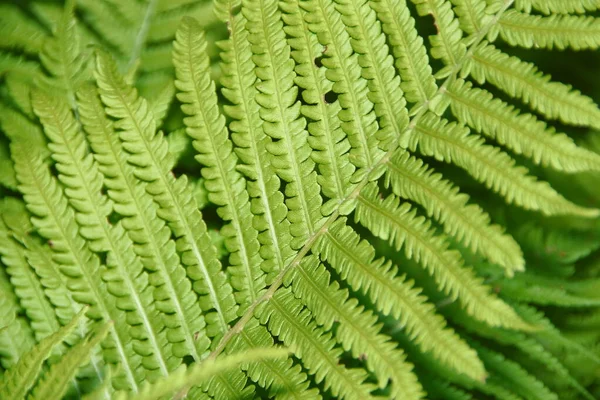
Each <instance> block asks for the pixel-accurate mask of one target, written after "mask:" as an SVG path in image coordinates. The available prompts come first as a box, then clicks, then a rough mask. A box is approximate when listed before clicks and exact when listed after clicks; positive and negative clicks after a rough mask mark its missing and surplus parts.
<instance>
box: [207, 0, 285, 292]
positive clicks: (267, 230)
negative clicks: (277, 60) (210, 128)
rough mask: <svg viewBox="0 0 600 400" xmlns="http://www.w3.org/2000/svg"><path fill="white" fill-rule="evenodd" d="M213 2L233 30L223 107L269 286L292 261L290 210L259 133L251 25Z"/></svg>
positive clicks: (225, 54)
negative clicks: (228, 123)
mask: <svg viewBox="0 0 600 400" xmlns="http://www.w3.org/2000/svg"><path fill="white" fill-rule="evenodd" d="M221 3H222V2H217V3H215V7H216V8H217V9H222V10H223V12H225V14H226V15H225V18H227V19H226V21H227V22H228V23H229V25H230V27H231V30H230V36H229V40H228V41H226V42H223V43H221V47H222V48H223V50H224V51H223V52H222V53H221V58H222V64H221V65H222V70H223V75H222V77H221V84H222V85H223V89H222V93H223V95H224V96H225V97H226V98H227V99H228V100H229V101H230V102H231V103H232V105H225V106H224V111H225V113H226V114H227V115H228V116H229V117H230V118H232V120H233V121H232V122H231V123H230V125H229V128H230V130H231V139H232V140H233V143H234V144H235V145H236V148H235V152H236V154H237V156H238V157H239V160H240V163H239V164H238V165H237V168H238V170H239V171H240V172H241V173H242V174H243V175H244V176H245V177H246V178H247V179H246V189H247V190H248V194H249V196H250V197H251V211H252V214H253V221H252V223H253V226H254V228H255V229H256V230H257V231H258V232H259V233H258V240H259V242H260V245H261V248H260V256H261V257H262V258H263V260H264V261H263V264H262V266H261V268H262V269H263V271H265V272H266V273H267V277H266V281H267V283H271V282H272V280H273V277H274V276H275V274H277V273H278V272H279V271H281V270H282V269H283V268H284V267H285V261H286V260H287V259H288V258H290V257H292V256H293V254H294V253H293V250H292V248H291V246H290V242H291V234H290V227H289V225H290V224H289V221H288V220H287V218H286V216H287V211H288V210H287V208H286V207H285V204H284V196H283V193H281V192H280V191H279V187H280V181H279V177H278V176H277V175H276V174H275V173H274V171H273V166H272V165H271V159H270V155H269V154H268V153H267V150H266V144H267V142H268V141H269V140H270V139H269V138H268V137H267V136H266V134H265V133H264V131H263V130H262V129H261V119H260V116H259V106H258V104H257V103H256V94H257V93H258V91H257V90H256V89H255V87H254V84H255V82H256V80H257V77H256V74H255V71H254V69H255V65H254V62H253V61H252V50H251V45H250V42H249V41H248V32H247V31H246V29H245V26H246V23H247V20H246V18H245V17H244V15H243V13H238V14H237V15H235V16H233V15H232V14H231V11H230V10H228V9H227V8H228V7H230V6H232V4H230V3H228V5H225V4H221Z"/></svg>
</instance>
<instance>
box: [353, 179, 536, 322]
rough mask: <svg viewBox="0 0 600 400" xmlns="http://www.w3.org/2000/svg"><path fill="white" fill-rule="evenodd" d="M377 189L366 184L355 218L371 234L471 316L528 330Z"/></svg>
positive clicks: (425, 227) (411, 214) (425, 225)
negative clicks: (419, 269)
mask: <svg viewBox="0 0 600 400" xmlns="http://www.w3.org/2000/svg"><path fill="white" fill-rule="evenodd" d="M377 193H378V192H377V189H376V187H375V186H373V185H372V184H370V185H367V186H366V187H365V189H363V191H362V192H361V195H360V196H359V204H358V206H357V209H356V214H355V218H356V220H357V221H358V222H361V223H362V224H364V225H365V226H366V227H367V228H368V229H369V230H370V231H371V232H373V234H374V235H376V236H378V237H381V238H382V239H384V240H390V242H391V243H392V244H393V245H394V246H395V247H396V249H397V250H400V249H401V248H402V247H404V252H405V254H406V256H407V257H408V258H414V259H415V261H417V262H419V263H420V264H421V265H423V267H424V268H426V269H427V270H428V271H429V273H430V274H432V275H433V276H434V278H435V281H436V283H437V284H438V287H439V288H440V290H442V291H444V292H445V293H447V294H449V295H450V296H451V298H452V299H453V300H458V301H459V302H460V303H461V304H462V305H463V307H464V308H465V309H466V311H467V312H468V313H469V314H470V315H472V316H473V317H475V318H477V319H479V320H481V321H485V322H487V323H488V324H490V325H492V326H505V327H512V328H515V329H530V328H531V327H530V326H529V325H528V324H526V323H525V322H524V321H523V320H521V318H519V316H518V315H517V314H516V313H515V312H514V310H512V309H511V308H510V307H509V306H508V305H507V304H506V303H504V302H503V301H502V300H500V299H499V298H497V297H495V296H493V295H491V294H490V293H489V288H488V287H486V286H485V285H483V284H482V280H481V279H480V278H478V277H477V276H476V275H475V274H474V273H473V271H472V270H471V269H469V268H466V267H464V266H463V262H462V259H461V257H460V254H459V253H458V252H456V251H453V250H449V249H448V244H447V243H446V242H445V240H444V238H443V237H442V236H435V235H434V234H433V232H432V229H431V228H430V223H429V222H427V221H426V220H425V219H424V218H422V217H416V215H415V214H416V213H415V211H414V210H410V205H408V204H403V205H401V206H399V204H398V203H399V202H398V199H397V198H396V197H395V196H393V195H392V196H390V197H388V198H387V199H386V200H380V199H378V198H377V197H376V196H377Z"/></svg>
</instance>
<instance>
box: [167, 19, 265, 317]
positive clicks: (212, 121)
mask: <svg viewBox="0 0 600 400" xmlns="http://www.w3.org/2000/svg"><path fill="white" fill-rule="evenodd" d="M205 47H206V42H205V39H204V35H203V33H202V31H201V30H200V26H199V25H198V23H197V22H195V21H194V20H193V19H191V18H186V19H185V20H184V21H183V22H182V25H181V28H180V30H179V31H178V33H177V41H176V42H175V45H174V54H173V63H174V64H175V71H176V75H177V80H176V81H175V85H176V86H177V89H178V90H179V92H178V94H177V97H178V99H179V101H181V103H182V110H183V112H184V113H185V114H187V115H188V117H187V118H185V119H184V122H185V124H186V126H187V129H186V130H187V133H188V135H190V136H191V137H192V138H193V139H194V140H193V142H192V144H193V146H194V148H195V149H196V151H198V153H199V154H198V155H197V156H196V159H197V160H198V162H199V163H200V164H202V165H204V166H205V167H204V168H202V175H203V176H204V179H205V185H206V187H207V189H208V190H209V200H210V201H211V202H212V203H214V204H217V205H218V206H220V208H219V214H220V216H221V218H223V219H224V220H225V221H230V222H229V224H227V225H225V226H224V227H223V230H222V233H223V234H224V235H225V237H226V238H225V244H226V246H227V247H228V248H229V251H230V254H231V255H230V267H229V269H228V270H229V272H230V274H231V276H232V283H233V287H234V289H235V290H237V293H236V294H237V298H236V300H237V303H238V304H240V305H241V307H240V309H239V312H240V313H243V312H244V311H245V309H246V305H247V304H250V303H252V302H253V301H254V300H255V299H256V297H257V296H259V295H260V294H261V292H262V291H263V290H264V287H265V281H264V273H263V272H262V271H261V270H260V269H259V268H257V267H256V265H259V264H260V261H261V260H260V256H259V254H258V248H259V243H258V239H257V234H256V231H255V230H254V229H252V215H251V212H250V202H249V200H248V193H247V192H246V190H245V182H244V180H243V178H242V176H241V174H240V173H239V172H238V171H236V169H235V165H236V164H237V157H236V156H235V153H233V152H232V150H231V148H232V143H231V141H230V140H229V139H228V137H227V136H228V132H227V129H226V128H225V118H224V117H223V116H222V115H220V113H219V110H218V106H217V96H216V93H215V90H214V83H213V82H212V81H211V80H210V75H209V60H208V57H207V56H206V53H205V51H204V50H205Z"/></svg>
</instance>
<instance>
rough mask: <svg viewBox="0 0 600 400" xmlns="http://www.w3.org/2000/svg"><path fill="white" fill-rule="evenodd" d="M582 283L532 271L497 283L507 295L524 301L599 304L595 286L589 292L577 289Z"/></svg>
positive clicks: (581, 304)
mask: <svg viewBox="0 0 600 400" xmlns="http://www.w3.org/2000/svg"><path fill="white" fill-rule="evenodd" d="M582 284H584V283H583V282H582V283H580V284H579V285H578V282H577V281H566V280H564V279H555V278H548V277H544V276H540V275H539V274H535V273H533V272H527V273H524V274H523V275H522V276H520V279H519V280H518V281H517V280H515V281H510V280H503V281H501V282H498V283H497V285H498V287H499V288H500V290H502V291H503V292H505V293H506V294H507V295H508V296H510V297H511V298H513V299H515V300H516V301H521V302H524V303H531V304H539V305H553V306H559V307H598V306H600V296H598V295H597V293H596V290H595V288H594V290H593V292H592V291H590V293H589V294H588V293H585V292H582V291H580V290H577V289H578V288H579V286H581V285H582ZM593 286H596V285H593ZM593 286H592V287H593Z"/></svg>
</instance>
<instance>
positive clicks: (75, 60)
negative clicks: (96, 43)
mask: <svg viewBox="0 0 600 400" xmlns="http://www.w3.org/2000/svg"><path fill="white" fill-rule="evenodd" d="M74 8H75V0H69V1H67V2H66V4H65V7H64V10H63V14H62V15H61V18H60V21H58V23H57V24H56V28H55V31H54V36H53V37H52V38H48V39H47V40H45V41H44V47H43V49H42V51H41V52H40V60H41V61H42V65H43V66H44V68H45V69H46V70H47V71H48V72H49V74H50V77H46V76H43V75H40V78H39V79H40V82H39V83H40V85H41V86H43V87H45V88H47V90H48V91H52V92H53V93H57V94H58V93H64V96H65V98H66V99H67V100H68V102H69V105H70V106H71V107H72V108H74V107H75V92H76V91H77V88H78V87H79V85H81V83H82V81H83V80H85V79H86V78H87V77H86V68H87V60H86V59H87V58H88V57H86V54H85V52H84V51H83V49H82V46H81V41H80V38H79V32H78V31H77V26H76V23H77V22H76V19H75V15H74ZM88 75H89V74H88Z"/></svg>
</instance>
